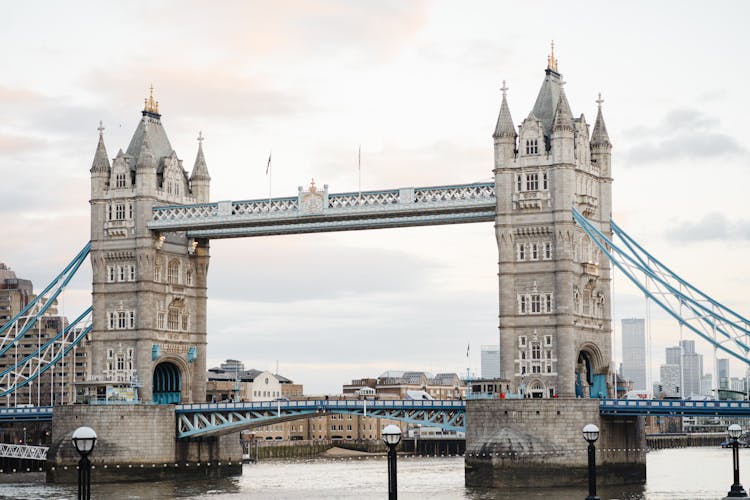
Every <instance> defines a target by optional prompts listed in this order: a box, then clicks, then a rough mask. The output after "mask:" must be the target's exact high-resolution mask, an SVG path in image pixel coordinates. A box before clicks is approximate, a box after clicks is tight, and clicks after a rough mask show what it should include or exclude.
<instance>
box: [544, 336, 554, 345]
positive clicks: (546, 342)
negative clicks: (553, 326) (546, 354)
mask: <svg viewBox="0 0 750 500" xmlns="http://www.w3.org/2000/svg"><path fill="white" fill-rule="evenodd" d="M544 345H552V335H545V336H544Z"/></svg>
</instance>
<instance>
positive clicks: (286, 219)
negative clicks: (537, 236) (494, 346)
mask: <svg viewBox="0 0 750 500" xmlns="http://www.w3.org/2000/svg"><path fill="white" fill-rule="evenodd" d="M496 205H497V199H496V197H495V183H494V182H480V183H474V184H461V185H450V186H429V187H417V188H414V187H411V188H400V189H390V190H384V191H362V192H353V193H328V188H327V186H326V187H325V188H324V189H323V190H322V191H318V190H317V189H315V188H314V187H313V186H311V187H310V189H309V190H308V191H303V190H302V188H300V190H299V193H298V195H297V196H292V197H285V198H265V199H259V200H245V201H219V202H215V203H200V204H195V205H173V206H160V207H154V208H153V211H152V219H151V221H149V222H148V224H147V225H148V228H149V229H152V230H154V231H165V232H168V231H185V232H186V233H187V236H188V237H189V238H211V239H215V238H238V237H249V236H267V235H274V234H298V233H313V232H325V231H351V230H357V229H380V228H390V227H407V226H428V225H437V224H460V223H467V222H492V221H494V220H495V210H496Z"/></svg>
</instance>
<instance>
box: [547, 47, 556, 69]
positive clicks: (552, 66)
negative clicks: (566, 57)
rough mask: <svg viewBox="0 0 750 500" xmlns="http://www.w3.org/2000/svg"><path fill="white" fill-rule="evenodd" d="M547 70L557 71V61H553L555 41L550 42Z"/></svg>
mask: <svg viewBox="0 0 750 500" xmlns="http://www.w3.org/2000/svg"><path fill="white" fill-rule="evenodd" d="M547 69H551V70H552V71H557V59H555V41H554V40H552V41H551V42H550V55H548V56H547Z"/></svg>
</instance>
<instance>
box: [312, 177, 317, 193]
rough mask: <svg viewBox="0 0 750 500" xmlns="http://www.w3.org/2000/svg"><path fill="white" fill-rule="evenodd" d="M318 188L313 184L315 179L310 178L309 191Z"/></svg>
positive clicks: (313, 191) (314, 190)
mask: <svg viewBox="0 0 750 500" xmlns="http://www.w3.org/2000/svg"><path fill="white" fill-rule="evenodd" d="M317 190H318V188H317V187H316V186H315V179H312V180H310V192H311V193H315V192H316V191H317Z"/></svg>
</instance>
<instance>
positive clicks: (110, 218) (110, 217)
mask: <svg viewBox="0 0 750 500" xmlns="http://www.w3.org/2000/svg"><path fill="white" fill-rule="evenodd" d="M107 220H112V205H107Z"/></svg>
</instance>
